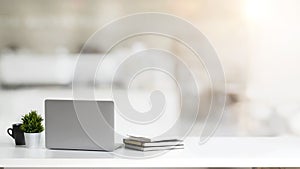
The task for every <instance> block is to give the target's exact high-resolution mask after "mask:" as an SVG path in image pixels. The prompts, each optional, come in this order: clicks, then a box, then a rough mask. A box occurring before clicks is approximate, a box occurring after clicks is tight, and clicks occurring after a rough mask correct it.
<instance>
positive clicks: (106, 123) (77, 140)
mask: <svg viewBox="0 0 300 169" xmlns="http://www.w3.org/2000/svg"><path fill="white" fill-rule="evenodd" d="M45 126H46V127H45V132H46V133H45V135H46V147H47V148H50V149H75V150H105V151H113V150H114V147H115V144H114V103H113V102H112V101H94V100H54V99H47V100H45Z"/></svg>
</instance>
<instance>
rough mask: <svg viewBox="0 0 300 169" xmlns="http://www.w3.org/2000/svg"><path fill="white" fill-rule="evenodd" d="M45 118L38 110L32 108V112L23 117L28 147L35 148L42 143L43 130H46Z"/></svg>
mask: <svg viewBox="0 0 300 169" xmlns="http://www.w3.org/2000/svg"><path fill="white" fill-rule="evenodd" d="M43 120H44V119H43V118H42V116H41V115H38V114H37V111H36V110H31V112H29V113H28V114H25V115H24V116H23V117H22V122H23V124H22V125H21V130H22V131H24V136H25V144H26V146H27V147H29V148H33V147H38V146H39V145H40V139H41V132H43V131H44V126H43V124H42V121H43Z"/></svg>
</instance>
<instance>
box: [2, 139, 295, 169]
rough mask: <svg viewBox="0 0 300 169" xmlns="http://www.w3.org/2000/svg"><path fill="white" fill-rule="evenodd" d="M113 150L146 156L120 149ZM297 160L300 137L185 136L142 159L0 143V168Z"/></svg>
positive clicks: (282, 162) (271, 163)
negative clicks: (179, 144)
mask: <svg viewBox="0 0 300 169" xmlns="http://www.w3.org/2000/svg"><path fill="white" fill-rule="evenodd" d="M6 141H9V140H8V139H7V140H6ZM116 153H118V154H123V155H126V154H130V153H135V154H136V153H137V154H138V155H139V156H140V157H143V156H145V155H147V153H143V152H137V151H132V150H127V149H123V148H122V149H119V150H116ZM299 159H300V138H212V139H210V140H209V141H208V142H207V143H206V144H204V145H198V138H188V139H186V140H185V149H184V150H172V151H169V152H167V153H166V154H164V155H161V156H158V157H154V158H148V159H142V160H137V159H125V158H120V157H118V156H116V155H113V154H111V153H107V152H96V151H65V150H63V151H62V150H48V149H45V148H40V149H27V148H24V147H15V146H14V144H13V143H12V142H10V143H7V142H3V140H2V143H0V167H91V168H95V167H129V168H130V167H236V166H244V167H254V166H260V167H263V166H277V167H280V166H281V167H293V166H298V167H299V166H300V160H299Z"/></svg>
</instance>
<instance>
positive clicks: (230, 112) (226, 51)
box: [0, 0, 300, 136]
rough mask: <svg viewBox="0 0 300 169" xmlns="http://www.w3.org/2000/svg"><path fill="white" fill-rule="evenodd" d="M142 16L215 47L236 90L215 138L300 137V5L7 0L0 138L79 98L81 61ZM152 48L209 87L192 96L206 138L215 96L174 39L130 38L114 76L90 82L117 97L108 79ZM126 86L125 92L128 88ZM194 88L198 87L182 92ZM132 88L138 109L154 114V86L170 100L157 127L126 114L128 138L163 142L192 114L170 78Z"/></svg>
mask: <svg viewBox="0 0 300 169" xmlns="http://www.w3.org/2000/svg"><path fill="white" fill-rule="evenodd" d="M138 12H163V13H168V14H171V15H175V16H178V17H181V18H183V19H186V20H187V21H189V22H190V23H192V24H193V25H195V26H196V27H197V28H198V29H199V30H200V31H201V32H202V33H203V34H205V36H206V37H207V38H208V39H209V41H210V42H211V44H212V45H213V46H214V48H215V50H216V51H217V53H218V55H219V59H220V61H221V63H222V65H223V68H224V73H225V76H226V89H227V96H226V97H227V102H226V109H225V113H224V117H223V120H222V122H221V124H220V126H219V128H218V130H217V132H216V134H215V135H216V136H286V135H300V123H299V121H300V89H299V86H300V69H299V66H298V65H299V63H300V55H299V54H300V51H299V44H300V31H299V30H300V19H299V16H300V1H299V0H152V1H148V0H63V1H60V0H51V1H50V0H45V1H34V0H22V1H21V0H20V1H18V0H0V86H1V87H0V119H1V123H0V136H4V135H6V129H7V128H8V127H10V126H11V124H12V123H14V122H18V121H20V118H21V116H22V115H23V114H25V113H28V112H29V111H30V110H35V109H36V110H38V111H39V112H40V113H41V114H44V108H43V107H44V100H45V99H46V98H72V96H73V93H72V79H73V73H74V67H75V64H76V59H77V57H78V55H79V53H80V51H81V50H82V47H83V45H84V44H85V42H86V41H87V40H88V38H89V37H91V36H92V34H93V33H95V32H96V31H97V30H98V29H100V28H101V27H102V26H104V25H105V24H107V23H109V22H111V21H112V20H115V19H118V18H119V17H123V16H126V15H130V14H134V13H138ZM136 24H139V23H136ZM118 29H119V30H120V31H121V30H122V28H118ZM182 31H185V30H182ZM147 48H161V49H165V50H168V51H171V52H172V53H174V54H176V56H177V57H179V58H180V59H182V60H184V62H185V63H186V64H187V65H188V66H189V67H190V68H191V70H193V71H194V73H195V77H197V82H198V84H199V89H200V90H199V93H190V95H197V94H199V95H200V96H201V104H200V109H201V111H202V112H201V116H200V117H199V118H198V120H197V125H196V126H195V128H194V130H193V131H192V132H191V135H194V136H198V135H200V129H201V126H202V125H203V119H204V117H205V113H207V112H206V110H207V109H205V106H207V105H208V103H209V100H210V98H211V97H212V96H211V94H210V86H209V83H208V82H209V79H208V75H207V73H206V71H205V68H204V67H203V66H201V63H199V62H196V61H195V56H193V54H192V53H191V52H190V51H189V50H188V49H186V48H184V47H183V46H182V45H181V44H179V43H178V42H176V41H174V40H172V39H169V38H166V37H160V36H154V35H145V36H139V37H134V38H131V39H128V40H126V41H124V42H122V43H121V44H120V45H118V47H116V48H114V50H113V51H112V52H111V54H110V57H109V58H108V59H107V60H106V62H105V66H104V67H103V71H105V75H103V76H101V77H97V76H96V79H95V81H96V85H95V86H93V85H94V84H93V81H92V80H93V79H90V81H89V80H83V81H82V85H83V86H85V87H86V88H91V87H95V93H96V98H98V99H111V98H112V95H111V91H110V89H109V82H110V79H111V77H112V76H113V74H114V71H115V68H116V67H117V65H118V63H119V62H120V59H124V56H127V55H128V54H130V53H133V52H135V51H139V50H143V49H147ZM81 52H82V53H81V55H82V56H84V57H86V58H88V59H87V60H90V61H91V62H93V59H95V58H97V57H101V56H103V54H104V52H105V51H103V49H102V48H101V45H99V44H95V45H91V46H86V47H85V48H84V50H82V51H81ZM162 61H163V62H166V63H169V66H170V67H171V68H170V69H171V70H173V71H174V72H173V73H175V74H176V75H177V77H176V79H177V80H181V81H185V77H183V76H181V74H180V72H181V70H180V69H179V68H178V67H177V66H176V63H175V62H173V61H172V60H162ZM87 65H88V63H87ZM87 67H88V66H87ZM129 69H130V68H129ZM117 83H118V84H117V85H118V86H119V88H120V90H123V89H125V88H126V87H127V86H124V85H125V84H123V83H122V81H119V82H117ZM188 87H189V82H186V86H182V88H183V89H188ZM131 88H132V90H131V95H130V99H131V102H132V105H133V107H135V108H136V109H138V110H141V111H145V110H147V109H149V107H150V104H149V91H152V90H153V89H161V90H162V91H163V92H164V93H165V94H166V97H167V105H166V109H165V114H164V116H162V117H161V118H160V119H159V120H158V121H156V122H155V124H151V125H150V126H136V124H134V125H133V126H130V125H131V124H129V123H130V122H129V121H126V119H124V118H122V117H121V116H118V117H117V122H116V128H117V130H118V131H119V132H121V133H123V134H139V135H150V136H155V135H156V134H159V133H160V132H164V130H156V129H157V128H158V129H159V128H161V127H162V126H164V127H165V128H166V129H167V128H168V127H171V126H172V124H173V122H174V121H175V120H176V119H177V118H178V117H179V116H178V113H189V110H182V111H180V95H178V88H177V86H176V84H174V81H173V80H172V79H170V78H169V77H167V76H166V75H164V74H161V73H157V72H152V73H151V72H150V73H145V74H143V75H142V74H141V75H140V76H138V77H137V78H136V79H135V81H134V83H133V85H132V86H131ZM216 97H218V94H217V93H216ZM185 99H188V96H187V97H186V98H185ZM180 120H182V121H183V122H185V123H190V122H191V121H192V120H193V119H180ZM154 129H155V130H154ZM158 131H160V132H158Z"/></svg>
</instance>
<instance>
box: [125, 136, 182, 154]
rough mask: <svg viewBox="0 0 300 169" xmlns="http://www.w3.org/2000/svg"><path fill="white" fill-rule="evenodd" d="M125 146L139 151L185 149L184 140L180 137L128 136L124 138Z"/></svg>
mask: <svg viewBox="0 0 300 169" xmlns="http://www.w3.org/2000/svg"><path fill="white" fill-rule="evenodd" d="M123 142H124V144H125V148H128V149H133V150H139V151H155V150H173V149H183V141H182V140H179V139H150V138H146V137H136V136H128V138H125V139H123Z"/></svg>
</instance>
